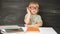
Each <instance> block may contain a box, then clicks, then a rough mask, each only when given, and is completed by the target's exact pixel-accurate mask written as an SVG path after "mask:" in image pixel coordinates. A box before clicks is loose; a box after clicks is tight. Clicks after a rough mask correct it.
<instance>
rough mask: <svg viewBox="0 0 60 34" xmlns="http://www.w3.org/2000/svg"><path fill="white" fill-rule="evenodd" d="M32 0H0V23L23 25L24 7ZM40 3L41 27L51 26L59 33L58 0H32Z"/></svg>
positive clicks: (59, 10)
mask: <svg viewBox="0 0 60 34" xmlns="http://www.w3.org/2000/svg"><path fill="white" fill-rule="evenodd" d="M31 1H32V0H0V25H20V26H24V16H25V14H26V7H27V6H28V4H29V2H31ZM34 1H37V2H38V3H39V4H40V11H39V13H38V14H39V15H41V17H42V20H43V23H44V24H43V27H53V28H54V29H55V30H56V32H58V34H60V0H34Z"/></svg>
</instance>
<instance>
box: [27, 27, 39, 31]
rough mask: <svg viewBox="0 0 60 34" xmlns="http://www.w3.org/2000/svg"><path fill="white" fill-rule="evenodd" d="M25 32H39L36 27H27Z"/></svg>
mask: <svg viewBox="0 0 60 34" xmlns="http://www.w3.org/2000/svg"><path fill="white" fill-rule="evenodd" d="M27 32H40V30H39V28H38V27H27Z"/></svg>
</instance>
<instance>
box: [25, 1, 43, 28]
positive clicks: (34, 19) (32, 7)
mask: <svg viewBox="0 0 60 34" xmlns="http://www.w3.org/2000/svg"><path fill="white" fill-rule="evenodd" d="M38 11H39V4H38V3H37V2H30V4H29V6H28V7H27V14H26V15H25V19H24V22H25V26H28V27H39V26H42V24H43V22H42V20H41V16H40V15H38V14H37V12H38Z"/></svg>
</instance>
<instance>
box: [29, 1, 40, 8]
mask: <svg viewBox="0 0 60 34" xmlns="http://www.w3.org/2000/svg"><path fill="white" fill-rule="evenodd" d="M30 4H35V5H36V6H37V7H38V8H39V4H38V2H35V1H32V2H30V3H29V6H30Z"/></svg>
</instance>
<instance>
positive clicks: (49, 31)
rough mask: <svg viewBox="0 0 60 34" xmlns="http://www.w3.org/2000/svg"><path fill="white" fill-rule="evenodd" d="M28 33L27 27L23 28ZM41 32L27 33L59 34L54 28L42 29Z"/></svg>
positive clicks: (31, 33) (32, 33)
mask: <svg viewBox="0 0 60 34" xmlns="http://www.w3.org/2000/svg"><path fill="white" fill-rule="evenodd" d="M22 28H23V29H24V31H26V27H25V28H24V27H22ZM39 29H40V32H25V33H26V34H57V32H56V31H55V30H54V29H53V28H52V27H40V28H39Z"/></svg>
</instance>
